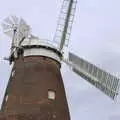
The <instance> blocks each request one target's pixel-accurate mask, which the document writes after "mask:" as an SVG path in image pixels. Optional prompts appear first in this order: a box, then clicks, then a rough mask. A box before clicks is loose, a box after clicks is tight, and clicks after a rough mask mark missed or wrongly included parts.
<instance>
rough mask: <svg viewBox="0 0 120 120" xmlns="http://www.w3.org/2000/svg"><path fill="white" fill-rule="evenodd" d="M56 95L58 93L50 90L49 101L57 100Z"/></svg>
mask: <svg viewBox="0 0 120 120" xmlns="http://www.w3.org/2000/svg"><path fill="white" fill-rule="evenodd" d="M55 95H56V93H55V91H54V90H51V89H49V90H48V99H50V100H55V98H56V96H55Z"/></svg>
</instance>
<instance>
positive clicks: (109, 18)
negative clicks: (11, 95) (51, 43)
mask: <svg viewBox="0 0 120 120" xmlns="http://www.w3.org/2000/svg"><path fill="white" fill-rule="evenodd" d="M61 2H62V0H51V1H48V0H44V1H43V0H4V1H1V4H0V20H1V21H2V20H3V19H4V18H5V17H6V16H8V15H11V14H13V15H16V16H21V17H23V18H24V19H25V20H26V21H27V23H28V24H29V25H30V26H31V28H32V33H33V34H35V35H37V36H38V37H39V38H44V39H50V40H51V39H52V38H53V36H54V33H55V29H56V22H57V18H58V14H59V10H60V5H61ZM119 5H120V1H119V0H78V4H77V12H76V17H75V22H74V24H73V30H72V36H71V41H70V49H71V50H72V51H73V52H74V53H76V54H77V55H79V56H81V57H83V58H84V59H87V60H88V61H90V62H92V63H95V64H96V65H97V66H99V67H101V68H103V69H105V70H106V71H109V72H111V73H114V74H115V73H118V72H120V67H119V66H120V65H119V61H120V47H119V44H120V34H119V32H120V22H119V21H120V14H119V11H120V7H119ZM9 47H10V39H9V38H8V37H6V36H5V35H4V34H3V32H2V29H0V57H1V58H2V57H4V56H7V55H9ZM0 68H1V69H0V101H2V97H3V93H4V91H3V89H4V90H5V87H6V83H7V81H8V78H9V73H10V66H9V65H8V63H7V62H6V61H1V62H0ZM62 75H63V78H64V83H65V88H66V92H67V98H68V102H69V107H70V113H71V119H72V120H80V119H82V120H119V119H120V96H118V100H117V102H114V101H112V100H111V99H110V98H108V97H107V96H105V95H104V94H103V93H101V92H100V91H99V90H97V89H96V88H94V87H93V86H91V85H90V84H89V83H87V82H86V81H84V80H83V79H81V78H80V77H79V76H77V75H76V74H74V73H73V72H71V71H70V70H69V69H68V68H67V66H66V65H64V64H63V67H62Z"/></svg>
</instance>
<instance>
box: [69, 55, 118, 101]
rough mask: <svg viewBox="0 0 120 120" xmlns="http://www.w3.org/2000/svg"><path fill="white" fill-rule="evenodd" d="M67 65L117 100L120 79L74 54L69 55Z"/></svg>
mask: <svg viewBox="0 0 120 120" xmlns="http://www.w3.org/2000/svg"><path fill="white" fill-rule="evenodd" d="M67 63H68V64H69V65H70V66H71V68H72V70H73V71H74V72H75V73H77V74H78V75H80V76H81V77H83V78H84V79H86V80H87V81H88V82H89V83H91V84H92V85H94V86H95V87H97V88H98V89H99V90H101V91H102V92H103V93H105V94H106V95H107V96H109V97H111V98H112V99H115V97H116V96H117V95H118V89H119V81H120V79H118V78H116V77H114V76H112V75H111V74H109V73H107V72H105V71H103V70H102V69H100V68H98V67H96V66H95V65H93V64H91V63H89V62H87V61H85V60H84V59H82V58H79V57H77V56H76V55H74V54H72V53H69V61H67Z"/></svg>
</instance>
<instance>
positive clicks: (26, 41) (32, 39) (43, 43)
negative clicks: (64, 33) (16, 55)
mask: <svg viewBox="0 0 120 120" xmlns="http://www.w3.org/2000/svg"><path fill="white" fill-rule="evenodd" d="M32 45H41V46H46V47H51V48H54V49H56V47H55V46H54V45H53V44H52V41H50V40H47V39H39V38H38V37H35V36H33V35H32V36H30V37H28V38H25V39H24V41H23V42H22V44H21V46H32Z"/></svg>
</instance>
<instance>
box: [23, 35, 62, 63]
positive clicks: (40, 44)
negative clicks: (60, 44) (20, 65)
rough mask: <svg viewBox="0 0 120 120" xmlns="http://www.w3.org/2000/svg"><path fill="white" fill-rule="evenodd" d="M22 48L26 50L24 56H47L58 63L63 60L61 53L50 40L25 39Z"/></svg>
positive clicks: (32, 37) (33, 37)
mask: <svg viewBox="0 0 120 120" xmlns="http://www.w3.org/2000/svg"><path fill="white" fill-rule="evenodd" d="M21 46H22V47H23V48H24V56H46V57H49V58H52V59H54V60H56V61H58V62H60V61H61V59H62V54H61V52H60V51H59V50H57V48H56V47H55V46H54V45H52V42H51V43H50V41H48V40H41V39H39V38H37V37H35V36H31V37H28V38H25V39H24V41H23V42H22V43H21Z"/></svg>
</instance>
